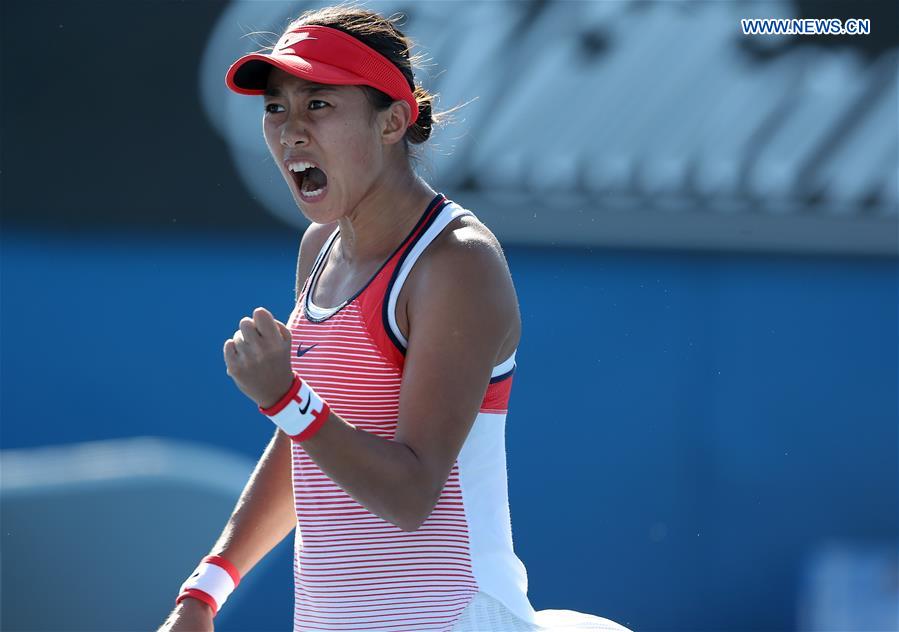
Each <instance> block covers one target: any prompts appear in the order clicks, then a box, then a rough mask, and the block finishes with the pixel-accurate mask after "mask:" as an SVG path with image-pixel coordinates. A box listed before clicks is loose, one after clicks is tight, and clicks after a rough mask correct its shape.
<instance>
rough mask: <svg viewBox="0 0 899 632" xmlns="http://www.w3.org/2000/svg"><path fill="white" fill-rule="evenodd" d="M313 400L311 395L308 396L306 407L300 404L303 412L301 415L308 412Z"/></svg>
mask: <svg viewBox="0 0 899 632" xmlns="http://www.w3.org/2000/svg"><path fill="white" fill-rule="evenodd" d="M311 402H312V397H311V396H310V397H307V398H306V406H305V407H304V406H300V414H301V415H305V414H306V411H307V410H309V404H310V403H311Z"/></svg>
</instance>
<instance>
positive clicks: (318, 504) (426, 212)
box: [161, 6, 625, 632]
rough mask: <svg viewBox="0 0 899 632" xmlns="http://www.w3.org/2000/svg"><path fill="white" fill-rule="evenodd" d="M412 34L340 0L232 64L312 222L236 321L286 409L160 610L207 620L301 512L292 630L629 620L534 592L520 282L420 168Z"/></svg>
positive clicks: (260, 397) (424, 107) (244, 352)
mask: <svg viewBox="0 0 899 632" xmlns="http://www.w3.org/2000/svg"><path fill="white" fill-rule="evenodd" d="M409 48H410V42H409V41H408V40H407V38H406V37H405V36H404V35H403V34H402V33H401V32H400V31H399V30H398V29H397V28H396V26H395V24H394V23H393V22H391V21H390V20H388V19H385V18H383V17H382V16H380V15H378V14H376V13H372V12H370V11H367V10H364V9H361V8H348V7H346V6H342V7H331V8H326V9H321V10H316V11H313V12H307V13H306V14H304V15H302V16H301V17H300V18H299V19H297V20H296V21H294V22H293V23H292V24H291V25H290V26H289V27H288V28H287V30H286V32H285V33H284V34H283V35H282V36H281V38H280V40H279V41H278V43H277V44H276V46H275V47H274V48H273V49H272V50H271V51H269V52H266V53H257V54H250V55H246V56H244V57H242V58H240V59H239V60H238V61H237V62H235V63H234V64H233V65H232V66H231V68H230V69H229V70H228V72H227V76H226V82H227V85H228V86H229V87H230V88H231V89H232V90H234V91H236V92H238V93H241V94H248V95H264V99H263V104H264V112H263V131H264V135H265V140H266V143H267V144H268V148H269V150H270V151H271V155H272V157H273V158H274V162H275V164H276V165H277V166H278V168H279V169H280V171H281V174H282V175H283V176H284V180H285V181H286V183H287V186H288V188H289V189H290V192H291V193H292V194H293V197H294V199H295V200H296V203H297V205H298V207H299V209H300V211H301V212H302V213H303V214H304V215H305V216H306V217H307V218H308V219H309V220H311V222H312V225H311V226H310V227H309V228H308V229H307V230H306V232H305V234H304V235H303V238H302V241H301V244H300V251H299V258H298V265H297V288H296V292H297V303H296V307H295V308H294V310H293V312H292V313H291V315H290V318H289V319H288V321H287V323H286V324H284V323H281V322H280V321H278V320H276V319H275V318H274V316H273V315H272V314H271V313H270V312H269V311H268V310H266V309H264V308H261V307H260V308H257V309H256V310H254V311H253V314H252V316H247V317H245V318H243V319H242V320H241V321H240V325H239V329H238V331H236V332H235V333H234V336H233V337H232V338H231V339H229V340H227V341H226V342H225V345H224V360H225V364H226V366H227V373H228V375H229V376H231V378H232V379H233V380H234V383H235V384H236V385H237V387H238V388H239V389H240V390H241V391H242V392H243V393H244V394H246V396H247V397H249V398H250V399H251V400H253V401H254V402H255V403H256V404H257V405H258V406H259V409H260V412H261V413H262V414H264V415H266V416H268V417H269V418H270V419H271V420H272V421H273V422H274V423H275V425H276V426H277V429H276V431H275V436H274V437H273V438H272V440H271V442H270V443H269V446H268V448H267V449H266V450H265V453H264V454H263V455H262V457H261V459H260V461H259V464H258V465H257V467H256V470H255V471H254V473H253V475H252V476H251V478H250V480H249V482H248V483H247V486H246V488H245V489H244V491H243V494H242V495H241V497H240V500H239V502H238V504H237V506H236V508H235V510H234V513H233V515H232V516H231V518H230V519H229V521H228V523H227V525H226V527H225V529H224V531H223V533H222V535H221V537H220V538H219V540H218V541H217V542H216V544H215V545H214V547H213V549H212V551H211V554H210V555H209V556H206V557H205V558H203V560H202V561H201V562H200V564H199V566H198V567H197V569H196V571H195V572H194V573H193V574H192V575H191V576H190V577H189V578H188V579H187V580H186V581H185V582H184V584H183V585H182V587H181V590H180V593H179V594H178V597H177V601H176V604H177V605H176V607H175V610H174V611H173V612H172V614H171V616H170V617H169V618H168V620H167V621H166V623H165V624H164V625H163V627H162V628H161V629H162V630H166V631H180V630H191V631H193V630H212V629H213V617H214V616H215V614H216V612H217V611H218V609H219V608H221V607H222V605H223V604H224V602H225V600H226V599H227V597H228V595H229V594H230V593H231V592H232V591H233V590H234V589H235V587H237V585H238V583H239V581H240V578H241V577H243V576H244V575H246V574H247V573H248V572H249V571H250V569H252V568H253V566H254V565H255V564H256V563H257V562H258V561H259V560H260V559H261V558H262V557H263V556H264V555H266V554H267V553H268V552H269V551H270V550H271V549H272V548H273V547H274V546H275V545H277V544H278V543H279V542H280V541H281V540H282V539H283V538H284V537H285V536H286V535H288V534H289V533H290V532H291V531H295V607H294V620H293V627H294V630H296V631H299V630H303V631H306V630H398V631H399V630H404V631H413V632H414V631H420V630H447V631H451V630H478V631H489V630H502V631H503V632H512V631H515V630H565V629H568V630H574V629H584V630H586V629H594V630H598V629H606V630H625V628H623V627H621V626H619V625H617V624H615V623H613V622H611V621H608V620H606V619H602V618H599V617H594V616H591V615H583V614H581V613H575V612H572V611H567V610H549V611H542V612H539V613H536V612H535V611H534V609H533V608H532V607H531V604H530V602H529V600H528V597H527V575H526V572H525V568H524V566H523V564H522V563H521V561H520V560H519V559H518V557H517V556H516V555H515V552H514V551H513V547H512V532H511V526H510V519H509V505H508V495H507V481H506V457H505V443H504V429H505V418H506V409H507V404H508V400H509V393H510V390H511V386H512V375H513V371H514V368H515V350H516V348H517V347H518V342H519V336H520V331H521V325H520V318H519V312H518V304H517V299H516V295H515V289H514V287H513V285H512V280H511V278H510V275H509V269H508V267H507V265H506V261H505V259H504V256H503V252H502V250H501V248H500V245H499V243H498V242H497V240H496V239H495V238H494V236H493V234H492V233H491V232H490V231H489V230H487V228H485V227H484V225H483V224H481V223H480V222H479V221H478V220H477V218H476V217H475V216H474V215H473V214H472V213H471V212H470V211H468V210H466V209H464V208H462V207H460V206H459V205H458V204H455V203H454V202H452V201H450V200H448V199H447V198H446V197H444V196H443V195H441V194H440V193H438V192H436V191H435V190H434V189H432V188H431V187H430V186H429V185H428V184H427V183H426V182H425V181H424V180H422V179H421V178H420V177H419V176H418V175H416V173H415V171H414V170H413V166H412V159H413V158H414V156H412V155H410V145H413V144H419V143H423V142H424V141H426V140H427V139H428V137H429V135H430V133H431V128H432V125H433V124H434V122H435V120H434V119H435V113H434V112H432V106H431V103H432V97H431V95H429V94H428V93H427V92H426V91H425V90H424V89H422V88H421V87H416V86H415V83H414V78H413V72H412V61H411V59H410V54H409ZM552 410H553V408H552V403H551V401H550V402H549V403H548V404H547V410H546V411H545V413H546V414H551V412H552Z"/></svg>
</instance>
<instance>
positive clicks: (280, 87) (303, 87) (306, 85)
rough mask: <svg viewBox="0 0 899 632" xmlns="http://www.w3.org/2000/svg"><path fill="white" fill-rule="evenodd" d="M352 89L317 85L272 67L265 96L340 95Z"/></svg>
mask: <svg viewBox="0 0 899 632" xmlns="http://www.w3.org/2000/svg"><path fill="white" fill-rule="evenodd" d="M352 87H353V86H335V85H327V84H323V83H315V82H314V81H308V80H307V79H303V78H302V77H295V76H294V75H291V74H290V73H287V72H284V71H283V70H281V69H280V68H275V67H272V69H271V71H270V72H269V75H268V81H267V82H266V87H265V94H266V96H273V97H281V96H285V95H287V94H293V93H307V94H312V93H322V92H326V93H340V92H345V91H346V90H347V89H349V88H352Z"/></svg>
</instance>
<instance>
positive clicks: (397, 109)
mask: <svg viewBox="0 0 899 632" xmlns="http://www.w3.org/2000/svg"><path fill="white" fill-rule="evenodd" d="M380 114H381V116H382V118H381V122H382V125H381V141H382V142H383V143H384V144H385V145H393V144H395V143H398V142H400V141H401V140H403V136H405V135H406V130H407V129H408V127H409V121H411V120H412V109H411V108H410V107H409V104H408V103H406V102H405V101H394V102H393V103H391V104H390V107H388V108H387V109H386V110H384V111H383V112H381V113H380Z"/></svg>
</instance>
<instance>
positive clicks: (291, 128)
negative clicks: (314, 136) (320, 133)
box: [281, 117, 309, 147]
mask: <svg viewBox="0 0 899 632" xmlns="http://www.w3.org/2000/svg"><path fill="white" fill-rule="evenodd" d="M308 142H309V135H308V134H307V132H306V126H305V125H303V122H302V121H300V120H297V119H296V118H294V117H290V118H288V120H287V122H286V123H284V126H283V127H282V128H281V144H282V145H283V146H284V147H292V146H294V145H305V144H306V143H308Z"/></svg>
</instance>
